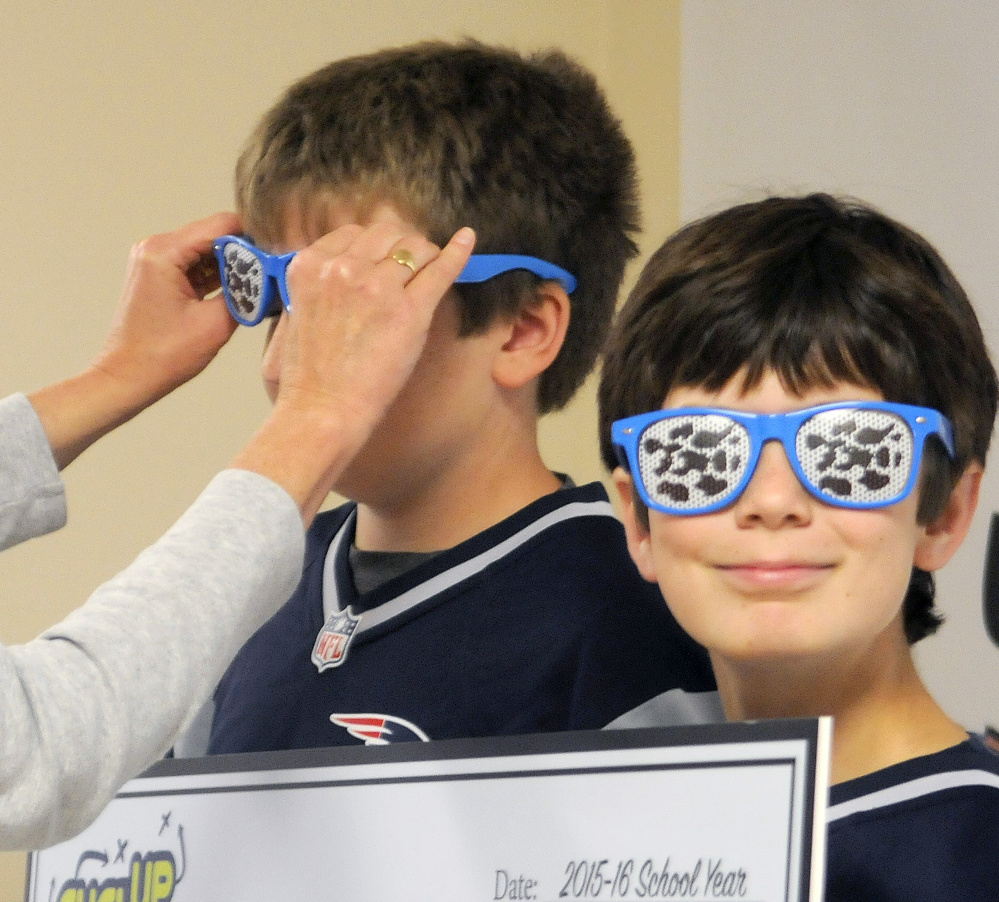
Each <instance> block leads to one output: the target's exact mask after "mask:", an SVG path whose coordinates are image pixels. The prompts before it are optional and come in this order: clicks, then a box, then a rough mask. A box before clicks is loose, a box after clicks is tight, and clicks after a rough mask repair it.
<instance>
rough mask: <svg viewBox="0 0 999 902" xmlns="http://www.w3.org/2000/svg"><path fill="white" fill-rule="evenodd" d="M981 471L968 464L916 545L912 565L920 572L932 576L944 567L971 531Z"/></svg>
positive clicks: (972, 464) (979, 465) (980, 481)
mask: <svg viewBox="0 0 999 902" xmlns="http://www.w3.org/2000/svg"><path fill="white" fill-rule="evenodd" d="M983 472H984V470H983V469H982V466H981V464H978V463H971V464H969V465H968V468H967V469H966V470H965V471H964V473H962V474H961V478H960V479H958V481H957V485H955V486H954V490H953V491H952V492H951V493H950V498H949V499H948V500H947V506H946V507H945V508H944V510H943V513H942V514H940V516H939V517H937V519H936V520H934V521H933V522H932V523H931V524H930V525H929V526H927V527H925V528H924V531H923V535H922V536H921V537H920V539H919V541H918V542H917V544H916V556H915V559H914V561H913V563H914V564H915V565H916V566H917V567H919V569H920V570H928V571H930V572H933V571H934V570H939V569H940V568H941V567H942V566H943V565H944V564H946V563H947V562H948V561H949V560H950V559H951V558H952V557H953V556H954V552H955V551H957V549H958V547H959V546H960V544H961V542H963V541H964V537H965V536H966V535H967V534H968V529H969V528H970V527H971V519H972V517H974V515H975V508H976V507H978V490H979V488H980V487H981V484H982V474H983Z"/></svg>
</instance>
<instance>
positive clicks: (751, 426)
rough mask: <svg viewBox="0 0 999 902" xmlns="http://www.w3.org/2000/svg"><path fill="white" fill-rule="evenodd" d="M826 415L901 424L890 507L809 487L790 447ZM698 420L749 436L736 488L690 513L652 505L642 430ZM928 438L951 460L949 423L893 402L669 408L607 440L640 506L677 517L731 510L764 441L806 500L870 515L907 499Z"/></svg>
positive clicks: (617, 427) (629, 421)
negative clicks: (906, 450) (734, 426)
mask: <svg viewBox="0 0 999 902" xmlns="http://www.w3.org/2000/svg"><path fill="white" fill-rule="evenodd" d="M830 410H880V411H885V412H887V413H892V414H895V415H896V416H898V417H900V418H901V419H902V420H904V421H905V423H906V425H907V426H908V427H909V430H910V432H911V433H912V443H913V449H912V466H911V468H910V471H909V477H908V479H907V480H906V483H905V486H904V487H903V489H902V490H901V492H900V493H899V494H898V495H897V496H895V497H893V498H892V499H891V500H889V501H867V502H857V501H848V500H842V499H839V498H835V497H830V496H828V495H825V494H822V493H821V492H820V491H819V489H818V488H817V487H815V486H814V485H812V484H811V483H810V482H809V480H808V478H807V477H806V476H805V474H804V471H803V470H802V468H801V465H800V463H799V462H798V454H797V449H796V447H795V441H796V439H797V435H798V431H799V430H800V429H801V427H802V426H803V425H804V424H805V423H806V422H807V421H808V420H810V419H811V418H812V417H814V416H816V415H818V414H821V413H824V412H826V411H830ZM702 415H703V416H724V417H728V418H729V419H731V420H733V421H735V422H736V423H738V424H739V425H740V426H742V427H743V428H744V429H745V430H746V432H747V433H748V436H749V444H750V451H749V459H748V461H747V463H746V470H745V473H744V474H743V476H742V478H741V479H740V480H739V482H738V484H737V485H736V487H735V488H734V489H732V491H731V492H729V493H728V494H726V496H725V497H724V498H723V499H722V500H720V501H717V502H714V503H711V504H706V505H704V506H703V507H699V508H697V509H695V510H691V509H679V508H672V507H669V506H667V505H665V504H663V503H662V502H659V501H654V500H653V499H652V498H651V497H650V496H649V493H648V492H647V491H646V488H645V483H644V480H643V479H642V471H641V467H640V466H639V461H638V452H639V446H640V444H641V441H642V438H643V437H644V435H645V432H646V430H647V429H648V428H649V426H651V425H652V424H653V423H658V422H661V421H662V420H666V419H670V418H674V417H681V416H702ZM931 435H936V436H938V437H939V439H940V440H941V442H942V443H943V445H944V448H946V450H947V453H948V454H949V455H950V456H951V458H953V457H954V427H953V426H952V425H951V422H950V420H948V419H947V418H946V417H945V416H944V415H943V414H942V413H940V412H939V411H938V410H933V409H932V408H930V407H917V406H914V405H912V404H897V403H895V402H892V401H837V402H834V403H832V404H820V405H818V406H816V407H806V408H804V409H803V410H793V411H789V412H788V413H772V414H761V413H747V412H746V411H742V410H729V409H727V408H722V407H673V408H665V409H662V410H653V411H651V412H649V413H642V414H638V415H637V416H632V417H625V418H624V419H620V420H616V421H615V422H614V423H613V425H612V426H611V440H612V441H613V444H614V448H615V451H616V452H617V457H618V460H619V462H620V463H621V466H622V467H624V469H625V470H627V471H628V472H629V473H630V474H631V477H632V481H633V483H634V484H635V486H636V488H637V490H638V495H639V497H640V498H641V499H642V501H643V502H644V503H645V505H646V506H647V507H648V508H650V509H651V510H655V511H659V512H660V513H664V514H670V515H671V516H680V517H683V516H696V515H698V514H710V513H713V512H714V511H717V510H721V509H722V508H725V507H728V506H729V505H730V504H734V503H735V502H736V501H737V500H738V499H739V497H740V496H741V495H742V493H743V492H744V491H745V490H746V486H747V485H748V484H749V481H750V480H751V479H752V478H753V473H755V471H756V465H757V464H758V463H759V459H760V455H761V454H762V453H763V447H764V445H765V444H766V443H767V442H768V441H779V442H780V443H781V445H783V447H784V454H785V456H786V457H787V460H788V462H789V463H790V464H791V469H792V470H794V474H795V476H797V478H798V481H799V482H800V483H801V484H802V485H803V486H804V487H805V489H807V491H808V493H809V494H810V495H812V496H813V497H814V498H817V499H818V500H819V501H822V502H823V503H825V504H830V505H832V506H833V507H843V508H850V509H853V510H869V509H872V508H879V507H888V506H889V505H892V504H898V503H899V502H900V501H902V500H904V499H905V498H907V497H908V495H909V493H910V492H911V491H912V489H913V486H914V485H915V484H916V480H917V479H918V478H919V469H920V465H921V464H922V459H923V446H924V444H925V443H926V440H927V439H928V438H929V437H930V436H931Z"/></svg>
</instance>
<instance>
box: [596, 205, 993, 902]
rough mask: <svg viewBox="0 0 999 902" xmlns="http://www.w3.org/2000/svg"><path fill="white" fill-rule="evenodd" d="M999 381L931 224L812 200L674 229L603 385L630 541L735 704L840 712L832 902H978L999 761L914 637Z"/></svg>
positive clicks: (960, 517) (607, 450) (948, 547)
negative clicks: (929, 230) (924, 660)
mask: <svg viewBox="0 0 999 902" xmlns="http://www.w3.org/2000/svg"><path fill="white" fill-rule="evenodd" d="M996 396H997V389H996V375H995V372H994V370H993V367H992V364H991V363H990V361H989V357H988V353H987V351H986V348H985V344H984V341H983V337H982V333H981V329H980V327H979V325H978V321H977V319H976V317H975V314H974V311H973V309H972V307H971V305H970V303H969V302H968V299H967V297H966V296H965V294H964V292H963V290H962V289H961V287H960V285H959V284H958V283H957V281H956V279H955V278H954V276H953V275H952V274H951V272H950V271H949V270H948V269H947V267H946V265H945V264H944V263H943V261H942V260H941V259H940V257H939V255H938V254H937V253H936V252H935V251H934V250H933V248H932V247H930V246H929V245H928V244H927V243H926V242H925V241H924V240H923V239H922V238H920V237H919V236H918V235H916V234H915V233H913V232H912V231H910V230H909V229H907V228H905V227H903V226H901V225H899V224H898V223H896V222H893V221H892V220H890V219H888V218H887V217H885V216H883V215H882V214H880V213H878V212H876V211H874V210H871V209H869V208H867V207H865V206H863V205H860V204H857V203H852V202H844V201H838V200H835V199H833V198H831V197H829V196H826V195H811V196H809V197H804V198H771V199H768V200H764V201H761V202H758V203H750V204H745V205H742V206H738V207H735V208H732V209H729V210H726V211H724V212H722V213H719V214H717V215H715V216H711V217H708V218H706V219H704V220H701V221H699V222H696V223H693V224H692V225H690V226H687V227H686V228H684V229H682V230H681V231H680V232H679V233H677V234H676V235H674V236H673V237H672V238H670V239H669V240H668V241H667V242H666V243H665V244H664V245H663V247H662V248H661V249H660V250H659V251H658V252H657V253H656V254H655V255H654V256H653V257H652V259H651V260H650V261H649V263H648V265H647V266H646V268H645V270H644V272H643V274H642V276H641V277H640V279H639V282H638V284H637V286H636V288H635V290H634V291H633V292H632V295H631V297H630V298H629V300H628V302H627V303H626V305H625V306H624V308H623V309H622V311H621V313H620V316H619V320H618V322H617V324H616V326H615V329H614V331H613V333H612V337H611V340H610V344H609V352H608V355H607V358H606V361H605V365H604V371H603V377H602V383H601V388H600V407H601V414H600V416H601V439H602V443H603V444H602V451H603V455H604V460H605V462H606V463H607V465H608V467H611V468H615V469H614V481H615V484H616V486H617V488H618V491H619V493H620V496H621V499H622V502H623V505H624V519H625V524H626V529H627V533H628V543H629V549H630V551H631V555H632V557H633V558H634V560H635V562H636V563H637V564H638V567H639V570H640V571H641V572H642V574H643V575H644V576H645V577H646V578H647V579H649V580H654V581H657V582H658V584H659V586H660V588H661V589H662V591H663V595H664V596H665V598H666V599H667V601H668V603H669V606H670V608H671V610H672V611H673V613H674V614H675V615H676V618H677V620H678V621H679V622H680V624H681V625H682V626H683V627H684V628H685V629H686V630H687V631H688V632H689V633H690V634H691V635H692V636H693V637H694V638H695V639H697V640H698V641H699V642H701V643H702V644H703V645H704V646H705V647H706V648H707V649H708V652H709V654H710V656H711V661H712V665H713V667H714V670H715V675H716V677H717V680H718V687H719V693H720V695H721V700H722V704H723V707H724V709H725V714H726V717H727V718H728V719H734V720H742V719H758V718H775V717H814V716H820V715H832V716H833V717H834V741H833V751H832V781H833V783H834V786H833V787H832V792H831V806H830V809H829V822H830V834H829V855H828V891H827V897H826V898H827V899H844V900H845V899H851V900H853V899H891V900H896V899H897V900H911V899H917V898H918V899H933V900H937V899H939V900H944V899H955V898H960V899H962V900H967V899H987V898H988V899H994V898H995V897H996V896H995V893H996V887H997V886H999V871H997V864H996V862H997V861H999V758H997V757H996V756H995V755H994V754H992V753H991V752H990V751H989V750H987V749H986V747H985V745H984V743H983V742H982V740H981V738H980V737H970V736H969V735H968V733H967V731H966V730H965V729H964V728H963V727H961V726H960V725H958V724H957V723H955V722H954V721H953V720H952V719H951V718H950V717H949V716H948V715H947V714H946V713H945V712H944V711H943V710H942V709H941V708H940V707H939V705H938V704H937V703H936V702H935V701H934V699H933V698H932V697H931V695H930V694H929V692H928V691H927V689H926V688H925V686H924V685H923V683H922V681H921V679H920V677H919V675H918V673H917V671H916V668H915V666H914V663H913V659H912V654H911V645H912V644H913V643H915V642H916V641H918V640H920V639H922V638H923V637H925V636H926V635H929V634H930V633H932V632H933V631H935V629H936V628H937V627H938V626H939V624H940V622H941V618H940V617H939V616H938V614H937V613H936V611H935V610H934V606H933V577H932V573H933V571H935V570H938V569H939V568H940V567H942V566H943V565H944V564H945V563H947V561H948V560H949V559H950V558H951V556H952V555H953V554H954V552H955V551H956V549H957V547H958V546H959V545H960V543H961V541H962V540H963V538H964V536H965V534H966V532H967V530H968V527H969V525H970V522H971V518H972V515H973V513H974V510H975V506H976V503H977V498H978V490H979V485H980V481H981V477H982V472H983V467H984V462H985V458H986V453H987V451H988V446H989V441H990V438H991V432H992V426H993V421H994V419H995V413H996Z"/></svg>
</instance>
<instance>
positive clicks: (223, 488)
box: [0, 470, 305, 849]
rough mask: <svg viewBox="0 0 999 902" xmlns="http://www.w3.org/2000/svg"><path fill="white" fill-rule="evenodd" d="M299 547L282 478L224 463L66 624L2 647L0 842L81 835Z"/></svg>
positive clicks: (176, 723) (187, 713)
mask: <svg viewBox="0 0 999 902" xmlns="http://www.w3.org/2000/svg"><path fill="white" fill-rule="evenodd" d="M30 508H31V504H30V503H29V504H27V507H25V506H24V505H21V506H20V507H19V508H17V509H16V510H17V511H19V512H16V514H15V515H16V516H20V517H21V518H22V519H23V518H24V517H25V516H28V519H37V518H34V515H32V514H28V515H26V514H25V511H26V510H29V509H30ZM42 519H43V520H44V518H42ZM19 534H20V533H19ZM304 547H305V534H304V529H303V526H302V520H301V515H300V513H299V510H298V508H297V506H296V505H295V503H294V502H293V501H292V499H291V498H290V497H289V496H288V495H287V493H285V491H284V490H283V489H281V488H280V487H279V486H277V485H276V484H274V483H273V482H271V481H270V480H268V479H266V478H264V477H263V476H260V475H257V474H255V473H251V472H248V471H245V470H226V471H224V472H223V473H221V474H219V475H218V476H217V477H215V479H214V480H213V481H212V482H211V483H210V484H209V486H208V487H207V488H206V489H205V491H204V492H203V493H202V495H201V496H200V497H199V498H198V500H197V501H196V502H195V503H194V505H193V506H192V507H191V508H190V509H189V510H188V511H187V513H186V514H184V516H183V517H181V519H180V520H179V521H178V522H177V523H176V524H175V525H174V526H173V527H172V528H171V529H170V530H169V531H168V532H167V533H166V535H165V536H164V537H163V538H162V539H160V540H159V541H158V542H157V543H156V544H154V545H153V546H151V547H150V548H149V549H147V550H146V551H144V552H143V553H142V554H141V555H139V557H138V558H137V559H136V561H135V562H134V563H133V564H132V565H131V566H130V567H128V568H127V569H126V570H124V571H123V572H122V573H120V574H119V575H118V576H116V577H114V578H113V579H112V580H110V581H109V582H108V583H106V584H105V585H103V586H102V587H100V588H99V589H98V590H97V591H96V592H95V593H94V594H93V595H92V596H91V598H90V599H89V600H88V601H87V603H86V604H85V605H83V606H82V607H81V608H79V609H77V610H76V611H74V612H73V613H72V614H70V615H69V616H68V617H67V618H66V619H65V620H64V621H63V622H62V623H60V624H58V625H57V626H55V627H53V628H52V629H50V630H47V631H46V632H45V633H43V634H42V635H41V636H40V637H39V638H37V639H35V640H34V641H32V642H29V643H27V644H26V645H22V646H13V647H3V646H0V849H24V848H42V847H44V846H47V845H51V844H53V843H55V842H58V841H60V840H62V839H66V838H68V837H69V836H72V835H73V834H75V833H77V832H79V831H80V830H82V829H83V828H84V827H85V826H87V825H88V824H89V823H90V822H91V821H92V820H93V819H94V818H95V817H96V816H97V815H98V814H99V813H100V812H101V810H102V809H103V808H104V806H105V805H106V804H107V802H108V801H110V799H111V798H112V796H113V795H114V794H115V792H117V790H118V789H119V788H120V786H121V784H122V783H124V782H125V781H127V780H129V779H131V778H132V777H133V776H135V775H136V774H138V773H140V772H141V771H142V770H143V769H145V768H146V767H147V766H148V765H149V764H151V763H152V762H153V761H155V760H156V759H157V758H159V757H160V756H162V755H163V753H164V752H165V751H166V750H167V749H168V748H170V746H171V744H172V743H173V742H174V740H175V738H176V737H177V736H178V735H179V733H180V732H181V731H182V730H184V729H185V728H186V726H187V724H188V722H189V720H190V719H191V718H192V717H193V716H194V715H195V714H196V712H197V711H198V709H199V708H200V706H201V705H202V704H203V703H204V701H205V699H206V698H207V697H208V696H209V694H210V693H211V691H212V690H213V688H214V687H215V684H216V683H217V681H218V679H219V678H220V677H221V675H222V673H223V672H224V670H225V668H226V666H227V665H228V662H229V661H230V659H231V658H232V657H233V655H235V653H236V651H237V650H238V649H239V648H240V646H241V645H242V643H243V642H244V641H245V640H246V639H247V638H248V637H249V636H250V635H251V634H252V633H253V631H254V630H255V629H256V628H257V627H258V626H259V625H260V624H261V623H263V622H264V621H265V620H266V619H267V618H268V617H269V616H270V615H271V614H272V613H273V612H274V611H275V610H276V609H277V608H278V607H279V606H280V605H281V604H282V603H283V602H284V601H285V600H286V599H287V598H288V596H289V595H290V594H291V592H292V590H293V589H294V587H295V585H296V583H297V581H298V579H299V577H300V574H301V568H302V559H303V554H304Z"/></svg>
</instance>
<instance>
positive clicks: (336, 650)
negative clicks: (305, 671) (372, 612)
mask: <svg viewBox="0 0 999 902" xmlns="http://www.w3.org/2000/svg"><path fill="white" fill-rule="evenodd" d="M362 616H363V615H362V614H359V615H358V616H357V617H355V616H354V615H353V614H351V612H350V608H347V609H345V610H343V611H337V613H335V614H331V615H330V618H329V620H327V621H326V623H325V625H324V626H323V628H322V629H321V630H320V631H319V635H318V636H316V644H315V645H314V646H313V647H312V663H313V664H315V665H316V667H317V668H318V669H319V672H320V673H322V672H323V671H324V670H327V669H329V668H330V667H339V666H340V665H341V664H342V663H343V662H344V660H346V658H347V649H349V648H350V640H351V638H352V637H353V635H354V630H356V629H357V624H359V623H360V622H361V617H362Z"/></svg>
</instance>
